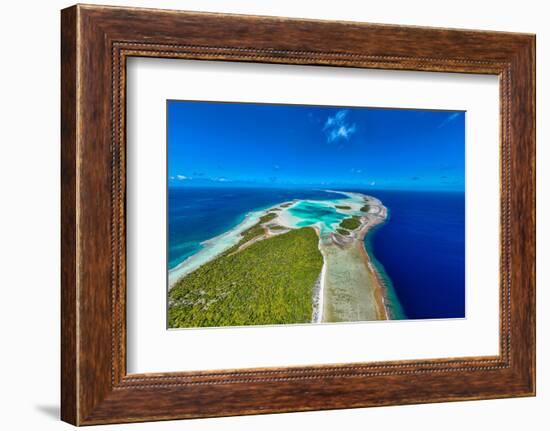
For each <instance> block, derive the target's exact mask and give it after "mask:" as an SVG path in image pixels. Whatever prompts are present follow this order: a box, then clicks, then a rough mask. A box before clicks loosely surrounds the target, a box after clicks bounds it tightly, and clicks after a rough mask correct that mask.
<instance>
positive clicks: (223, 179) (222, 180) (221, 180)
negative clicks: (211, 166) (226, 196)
mask: <svg viewBox="0 0 550 431" xmlns="http://www.w3.org/2000/svg"><path fill="white" fill-rule="evenodd" d="M216 181H219V182H220V183H226V182H228V181H229V180H228V179H227V178H224V177H221V178H217V179H216Z"/></svg>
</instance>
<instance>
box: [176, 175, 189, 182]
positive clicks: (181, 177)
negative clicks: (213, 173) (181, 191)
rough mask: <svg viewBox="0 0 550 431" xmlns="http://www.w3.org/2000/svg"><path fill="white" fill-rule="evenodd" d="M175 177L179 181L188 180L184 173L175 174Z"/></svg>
mask: <svg viewBox="0 0 550 431" xmlns="http://www.w3.org/2000/svg"><path fill="white" fill-rule="evenodd" d="M176 179H177V180H180V181H184V180H188V179H190V178H189V177H186V176H185V175H176Z"/></svg>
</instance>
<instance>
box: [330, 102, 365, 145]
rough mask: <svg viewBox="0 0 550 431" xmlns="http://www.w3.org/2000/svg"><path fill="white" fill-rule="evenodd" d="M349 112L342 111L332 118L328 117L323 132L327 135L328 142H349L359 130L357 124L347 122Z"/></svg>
mask: <svg viewBox="0 0 550 431" xmlns="http://www.w3.org/2000/svg"><path fill="white" fill-rule="evenodd" d="M347 116H348V111H347V110H345V109H342V110H340V111H337V112H336V114H334V115H333V116H332V117H330V116H329V117H328V118H327V121H326V122H325V125H324V127H323V131H324V132H325V134H326V135H327V142H335V141H338V140H346V141H347V140H348V139H349V138H350V137H351V135H353V134H354V133H355V131H356V130H357V128H356V126H355V124H352V123H350V122H349V121H348V120H347Z"/></svg>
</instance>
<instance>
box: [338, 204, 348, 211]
mask: <svg viewBox="0 0 550 431" xmlns="http://www.w3.org/2000/svg"><path fill="white" fill-rule="evenodd" d="M336 208H338V209H339V210H350V209H351V207H350V206H348V205H336Z"/></svg>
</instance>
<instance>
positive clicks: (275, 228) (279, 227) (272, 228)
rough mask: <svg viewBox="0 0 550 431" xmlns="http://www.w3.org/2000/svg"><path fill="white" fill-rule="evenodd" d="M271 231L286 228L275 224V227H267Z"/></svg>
mask: <svg viewBox="0 0 550 431" xmlns="http://www.w3.org/2000/svg"><path fill="white" fill-rule="evenodd" d="M269 229H271V230H286V229H287V228H286V227H284V226H281V225H278V224H276V225H275V226H269Z"/></svg>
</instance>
